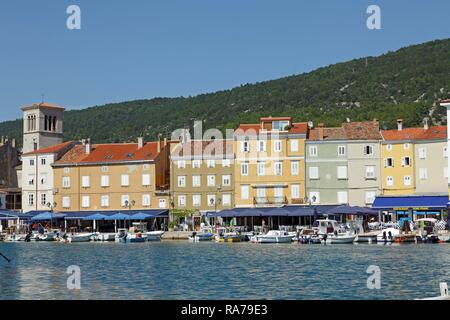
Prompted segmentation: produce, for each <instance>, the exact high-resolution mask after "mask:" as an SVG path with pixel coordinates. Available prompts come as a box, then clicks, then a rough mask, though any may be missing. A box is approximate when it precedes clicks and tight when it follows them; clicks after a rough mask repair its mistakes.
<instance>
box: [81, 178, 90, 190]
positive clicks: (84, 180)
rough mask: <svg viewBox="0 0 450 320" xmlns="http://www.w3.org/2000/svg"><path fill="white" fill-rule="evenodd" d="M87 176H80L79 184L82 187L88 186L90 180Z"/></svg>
mask: <svg viewBox="0 0 450 320" xmlns="http://www.w3.org/2000/svg"><path fill="white" fill-rule="evenodd" d="M89 180H90V179H89V176H83V177H81V186H82V187H83V188H89V186H90V181H89Z"/></svg>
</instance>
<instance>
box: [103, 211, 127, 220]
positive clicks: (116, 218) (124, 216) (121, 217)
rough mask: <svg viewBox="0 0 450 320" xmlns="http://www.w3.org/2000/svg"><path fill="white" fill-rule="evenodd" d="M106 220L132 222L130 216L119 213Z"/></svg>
mask: <svg viewBox="0 0 450 320" xmlns="http://www.w3.org/2000/svg"><path fill="white" fill-rule="evenodd" d="M106 220H130V215H129V214H124V213H121V212H119V213H116V214H113V215H112V216H108V217H107V218H106Z"/></svg>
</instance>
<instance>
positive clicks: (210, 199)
mask: <svg viewBox="0 0 450 320" xmlns="http://www.w3.org/2000/svg"><path fill="white" fill-rule="evenodd" d="M207 198H208V206H214V205H215V204H216V196H215V195H214V194H208V196H207Z"/></svg>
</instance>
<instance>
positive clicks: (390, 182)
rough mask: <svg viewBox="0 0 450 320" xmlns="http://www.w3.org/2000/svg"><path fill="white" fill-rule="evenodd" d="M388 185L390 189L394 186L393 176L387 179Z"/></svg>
mask: <svg viewBox="0 0 450 320" xmlns="http://www.w3.org/2000/svg"><path fill="white" fill-rule="evenodd" d="M386 185H387V186H388V187H392V186H393V185H394V177H393V176H387V177H386Z"/></svg>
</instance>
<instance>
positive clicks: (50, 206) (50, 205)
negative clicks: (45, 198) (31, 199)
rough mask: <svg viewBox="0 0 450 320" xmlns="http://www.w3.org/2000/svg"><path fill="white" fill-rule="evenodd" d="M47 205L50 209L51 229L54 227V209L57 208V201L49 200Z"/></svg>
mask: <svg viewBox="0 0 450 320" xmlns="http://www.w3.org/2000/svg"><path fill="white" fill-rule="evenodd" d="M47 207H48V208H49V209H50V229H52V228H53V209H55V208H56V202H53V203H51V202H48V203H47Z"/></svg>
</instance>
